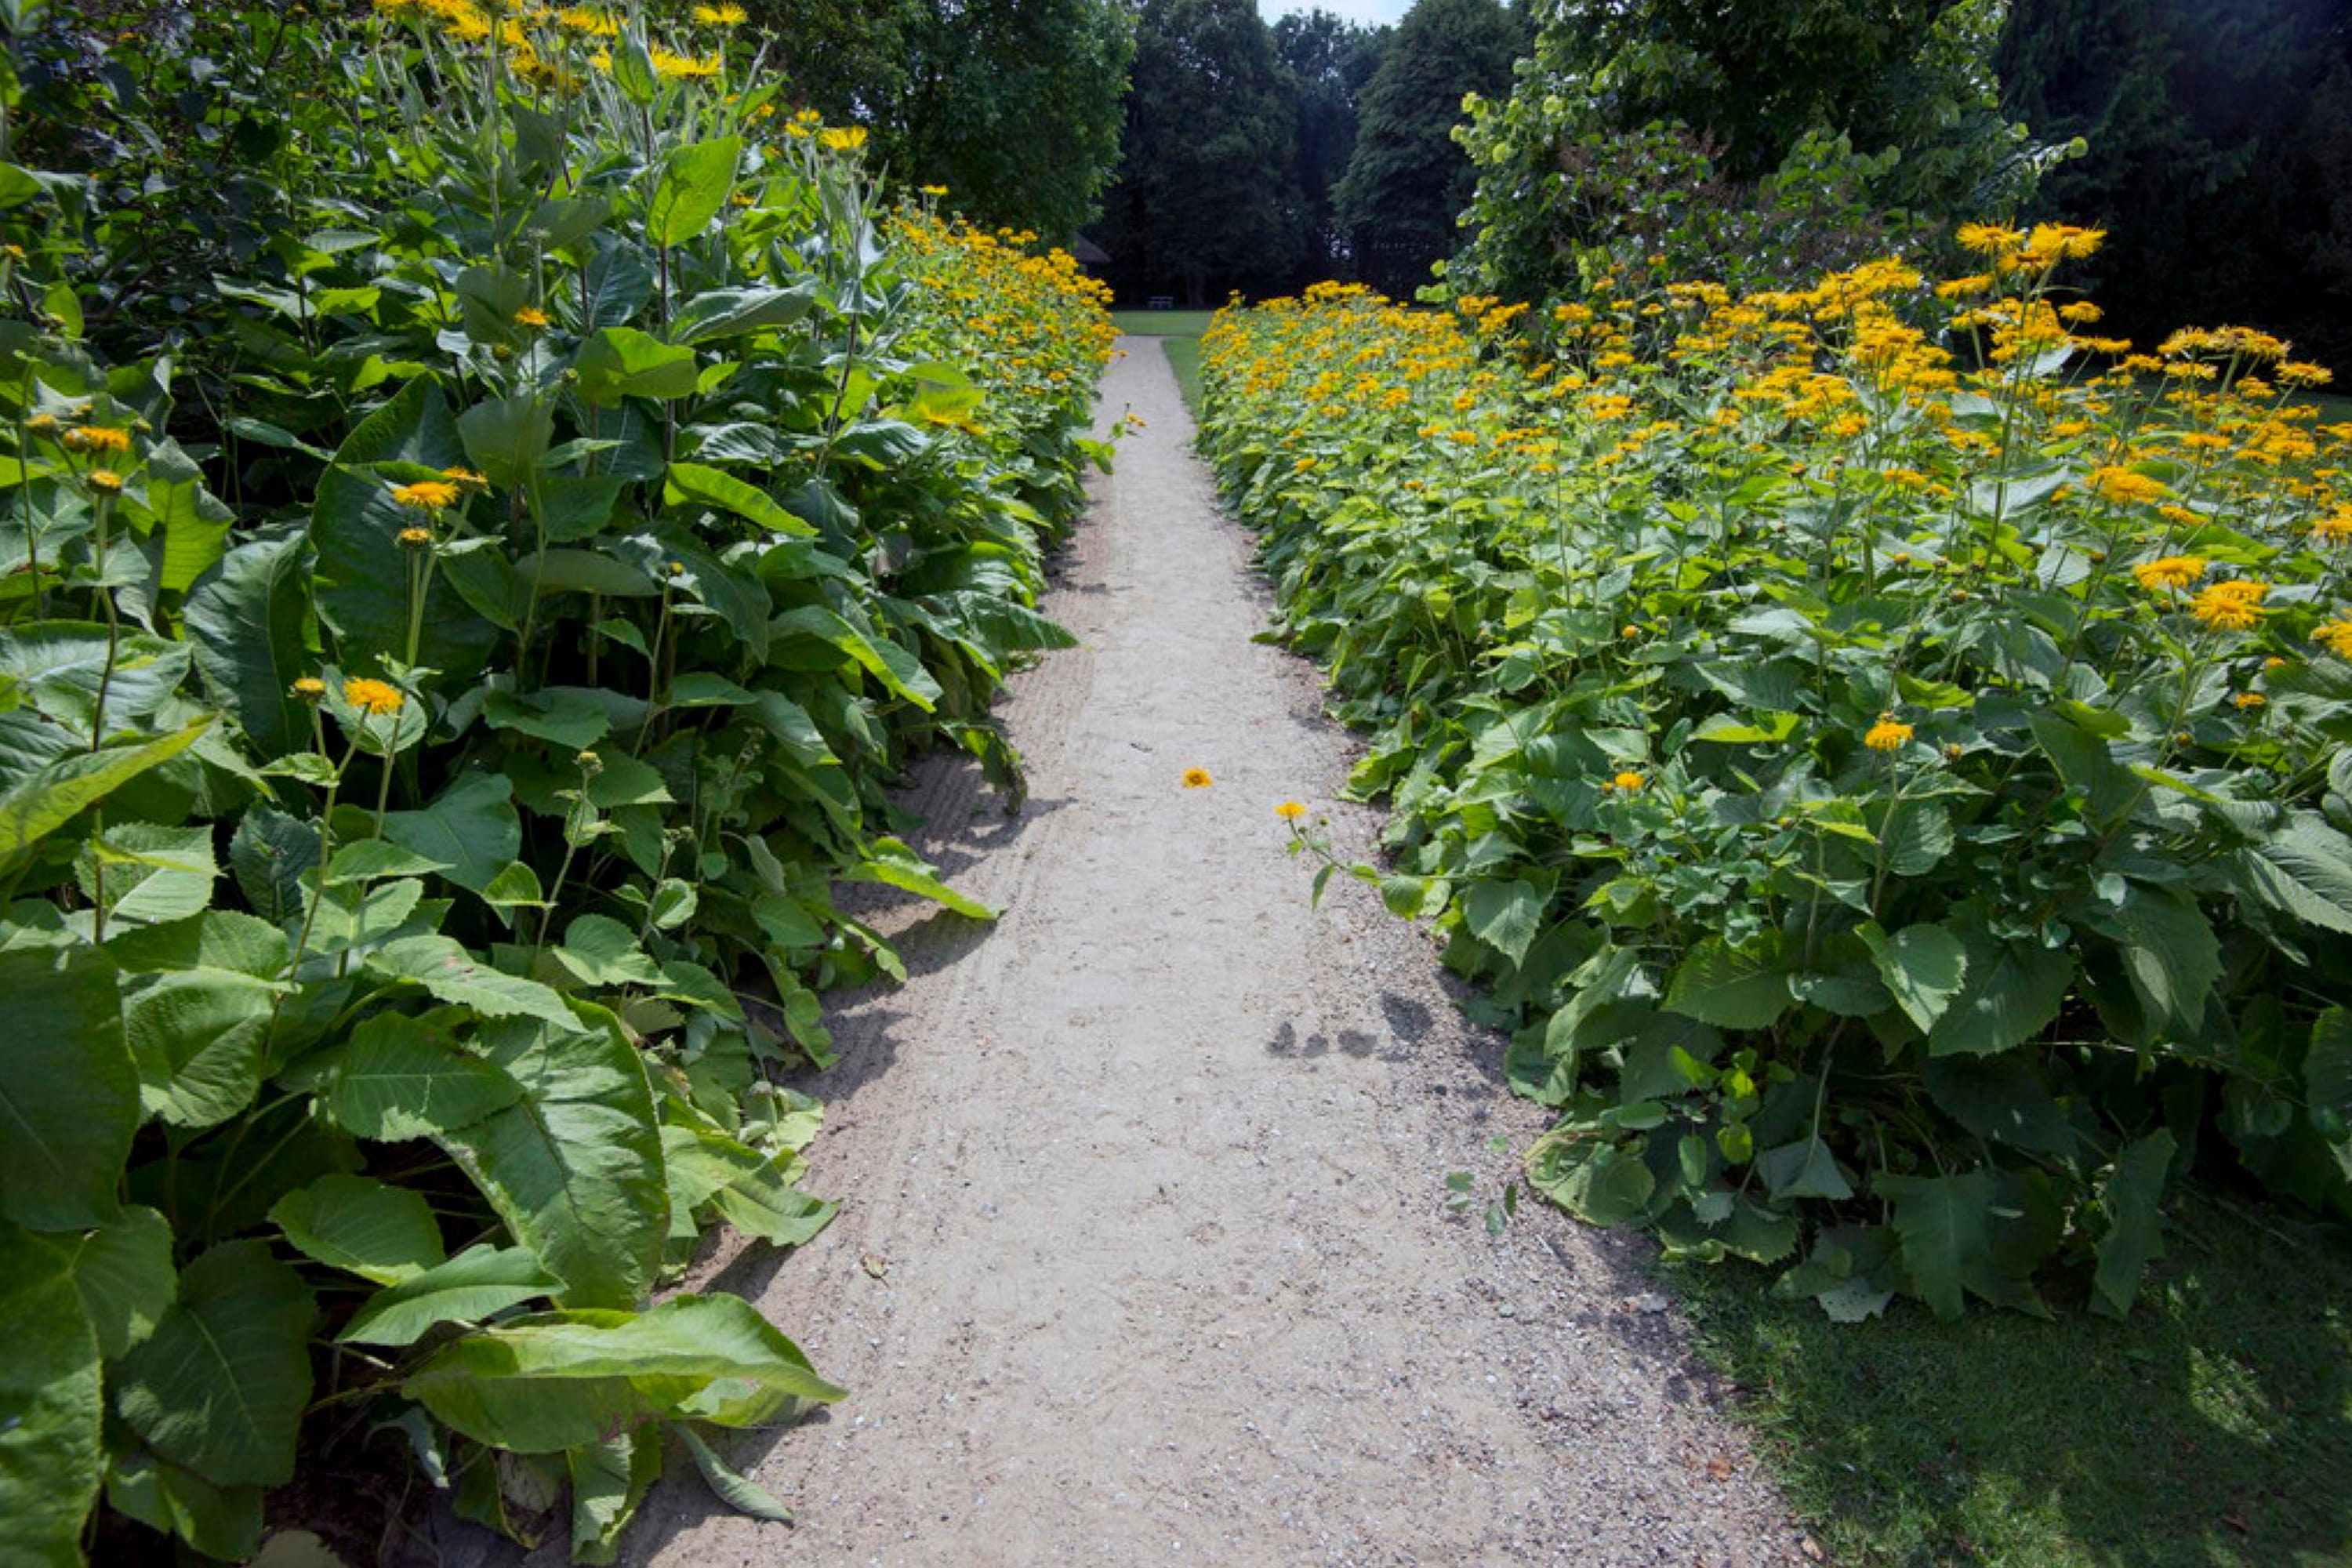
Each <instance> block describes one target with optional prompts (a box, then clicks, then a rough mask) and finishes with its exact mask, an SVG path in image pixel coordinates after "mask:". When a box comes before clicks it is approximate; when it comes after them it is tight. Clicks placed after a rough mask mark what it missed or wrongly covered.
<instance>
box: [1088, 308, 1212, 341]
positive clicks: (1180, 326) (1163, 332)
mask: <svg viewBox="0 0 2352 1568" xmlns="http://www.w3.org/2000/svg"><path fill="white" fill-rule="evenodd" d="M1214 314H1215V312H1214V311H1213V310H1113V311H1112V312H1111V313H1110V319H1111V321H1113V322H1114V323H1116V324H1117V325H1118V330H1119V331H1122V332H1126V333H1129V334H1130V335H1131V336H1134V337H1139V338H1197V337H1199V336H1200V335H1201V333H1202V331H1205V330H1206V329H1207V327H1208V325H1209V318H1210V317H1211V316H1212V315H1214Z"/></svg>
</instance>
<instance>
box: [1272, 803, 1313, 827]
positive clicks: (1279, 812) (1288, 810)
mask: <svg viewBox="0 0 2352 1568" xmlns="http://www.w3.org/2000/svg"><path fill="white" fill-rule="evenodd" d="M1274 815H1275V816H1278V817H1280V818H1282V820H1283V821H1285V822H1296V821H1297V820H1298V819H1299V818H1300V817H1302V816H1306V815H1307V808H1306V807H1305V806H1304V805H1300V804H1299V803H1298V802H1297V801H1295V800H1286V801H1284V802H1283V803H1282V804H1281V805H1277V806H1276V807H1275V808H1274Z"/></svg>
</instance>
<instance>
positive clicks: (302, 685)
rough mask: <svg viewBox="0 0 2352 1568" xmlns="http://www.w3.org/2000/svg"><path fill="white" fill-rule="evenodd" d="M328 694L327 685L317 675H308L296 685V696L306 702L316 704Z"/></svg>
mask: <svg viewBox="0 0 2352 1568" xmlns="http://www.w3.org/2000/svg"><path fill="white" fill-rule="evenodd" d="M326 694H327V683H326V682H325V681H323V680H321V679H319V678H318V677H317V676H315V675H306V676H304V677H303V678H302V679H299V680H298V681H296V682H295V683H294V695H295V696H297V697H299V698H300V699H301V700H303V701H305V702H316V701H318V700H319V699H320V698H321V697H324V696H325V695H326Z"/></svg>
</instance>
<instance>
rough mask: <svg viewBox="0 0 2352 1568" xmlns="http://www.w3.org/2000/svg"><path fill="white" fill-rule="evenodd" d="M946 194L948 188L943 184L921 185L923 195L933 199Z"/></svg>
mask: <svg viewBox="0 0 2352 1568" xmlns="http://www.w3.org/2000/svg"><path fill="white" fill-rule="evenodd" d="M947 194H948V188H947V187H946V186H945V185H925V186H924V187H923V195H927V196H930V197H933V198H935V199H936V198H937V197H940V196H943V195H947Z"/></svg>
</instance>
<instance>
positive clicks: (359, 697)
mask: <svg viewBox="0 0 2352 1568" xmlns="http://www.w3.org/2000/svg"><path fill="white" fill-rule="evenodd" d="M343 700H344V701H346V702H348V703H350V704H351V705H352V707H354V708H356V709H358V710H360V711H361V712H362V713H368V714H373V715H377V716H381V715H383V714H386V713H397V712H399V711H400V710H402V709H403V708H404V707H406V706H407V705H408V699H407V698H405V697H404V696H402V695H401V690H400V688H399V687H397V686H394V684H393V683H392V682H390V681H389V680H371V679H368V678H367V677H366V676H364V675H357V676H353V677H352V679H349V680H346V681H344V682H343Z"/></svg>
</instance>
